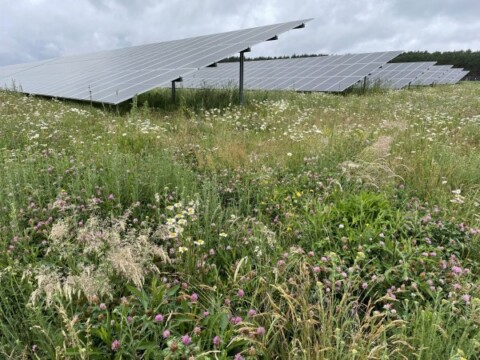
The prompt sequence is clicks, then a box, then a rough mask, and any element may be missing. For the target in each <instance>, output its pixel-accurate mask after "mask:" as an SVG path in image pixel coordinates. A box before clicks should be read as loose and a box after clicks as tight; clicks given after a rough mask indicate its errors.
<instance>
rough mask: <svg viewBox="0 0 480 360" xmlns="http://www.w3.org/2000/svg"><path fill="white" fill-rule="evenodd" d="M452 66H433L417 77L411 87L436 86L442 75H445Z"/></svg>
mask: <svg viewBox="0 0 480 360" xmlns="http://www.w3.org/2000/svg"><path fill="white" fill-rule="evenodd" d="M452 66H453V65H433V66H432V67H430V68H429V69H428V70H427V71H425V72H424V73H423V74H421V75H420V76H418V77H417V78H416V79H415V80H414V81H412V85H433V84H437V83H438V81H439V80H440V79H441V77H442V76H443V75H445V74H446V73H447V72H448V71H449V70H450V69H451V68H452Z"/></svg>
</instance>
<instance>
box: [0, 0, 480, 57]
mask: <svg viewBox="0 0 480 360" xmlns="http://www.w3.org/2000/svg"><path fill="white" fill-rule="evenodd" d="M0 8H1V9H2V12H1V14H0V65H6V64H11V63H18V62H26V61H34V60H41V59H46V58H50V57H55V56H64V55H70V54H79V53H85V52H92V51H99V50H104V49H112V48H117V47H125V46H131V45H137V44H144V43H150V42H158V41H164V40H172V39H178V38H184V37H190V36H197V35H203V34H211V33H215V32H222V31H229V30H235V29H240V28H245V27H251V26H259V25H265V24H269V23H275V22H281V21H288V20H294V19H300V18H309V17H314V18H315V21H313V22H310V23H308V24H307V28H306V29H302V30H298V31H297V30H295V31H291V32H289V33H286V34H283V35H282V36H280V39H279V41H275V42H269V43H265V44H261V45H259V46H257V47H255V48H254V49H253V52H252V53H251V55H252V56H258V55H290V54H292V53H297V54H299V53H314V52H321V53H346V52H361V51H382V50H396V49H400V50H453V49H467V48H470V49H472V50H478V49H480V40H479V37H478V35H477V34H479V33H480V23H479V22H478V21H477V20H476V16H478V15H477V14H479V13H480V1H478V0H363V1H359V0H342V1H338V0H302V1H300V2H299V1H295V0H244V1H238V0H203V1H191V0H190V1H187V0H176V1H165V0H160V1H158V0H142V1H139V0H138V1H130V0H23V1H16V2H12V1H10V0H0Z"/></svg>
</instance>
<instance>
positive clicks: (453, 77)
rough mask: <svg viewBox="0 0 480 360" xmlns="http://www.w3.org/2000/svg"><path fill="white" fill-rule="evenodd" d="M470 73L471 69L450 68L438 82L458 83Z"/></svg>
mask: <svg viewBox="0 0 480 360" xmlns="http://www.w3.org/2000/svg"><path fill="white" fill-rule="evenodd" d="M468 73H469V71H465V70H463V69H450V71H448V72H447V73H446V74H445V75H443V76H442V77H441V78H440V79H439V80H438V81H437V84H451V85H453V84H456V83H458V82H459V81H460V80H462V79H463V78H464V77H465V76H466V75H467V74H468Z"/></svg>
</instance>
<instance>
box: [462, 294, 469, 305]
mask: <svg viewBox="0 0 480 360" xmlns="http://www.w3.org/2000/svg"><path fill="white" fill-rule="evenodd" d="M462 300H463V301H465V302H466V303H467V304H469V303H470V295H468V294H465V295H462Z"/></svg>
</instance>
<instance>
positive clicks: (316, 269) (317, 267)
mask: <svg viewBox="0 0 480 360" xmlns="http://www.w3.org/2000/svg"><path fill="white" fill-rule="evenodd" d="M320 270H321V269H320V266H315V267H314V268H313V272H314V273H315V274H318V273H319V272H320Z"/></svg>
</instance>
